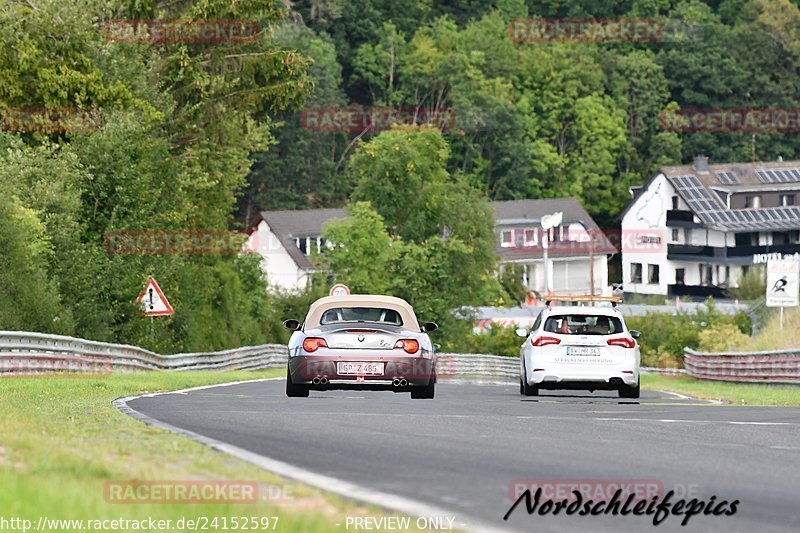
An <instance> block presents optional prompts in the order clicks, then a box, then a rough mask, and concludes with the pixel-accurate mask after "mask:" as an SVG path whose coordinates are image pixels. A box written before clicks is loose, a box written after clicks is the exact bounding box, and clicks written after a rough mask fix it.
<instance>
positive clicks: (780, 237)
mask: <svg viewBox="0 0 800 533" xmlns="http://www.w3.org/2000/svg"><path fill="white" fill-rule="evenodd" d="M790 240H791V236H790V234H789V232H788V231H776V232H774V233H773V234H772V244H789V241H790Z"/></svg>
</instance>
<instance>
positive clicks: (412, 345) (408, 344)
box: [394, 339, 419, 353]
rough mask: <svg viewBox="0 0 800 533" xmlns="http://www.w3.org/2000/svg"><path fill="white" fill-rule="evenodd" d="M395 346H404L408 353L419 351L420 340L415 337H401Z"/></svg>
mask: <svg viewBox="0 0 800 533" xmlns="http://www.w3.org/2000/svg"><path fill="white" fill-rule="evenodd" d="M394 347H395V348H402V349H403V350H405V351H406V353H417V351H419V341H416V340H414V339H400V340H399V341H397V342H396V343H395V345H394Z"/></svg>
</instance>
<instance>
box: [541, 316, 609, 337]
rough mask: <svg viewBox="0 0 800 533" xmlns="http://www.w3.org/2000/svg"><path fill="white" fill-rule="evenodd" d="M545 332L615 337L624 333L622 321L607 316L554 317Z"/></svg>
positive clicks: (548, 322) (549, 321)
mask: <svg viewBox="0 0 800 533" xmlns="http://www.w3.org/2000/svg"><path fill="white" fill-rule="evenodd" d="M544 330H545V331H547V332H550V333H560V334H562V335H614V334H615V333H621V332H622V320H620V319H619V318H617V317H615V316H606V315H554V316H551V317H549V318H548V319H547V321H546V322H545V323H544Z"/></svg>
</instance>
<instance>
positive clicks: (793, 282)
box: [765, 259, 800, 329]
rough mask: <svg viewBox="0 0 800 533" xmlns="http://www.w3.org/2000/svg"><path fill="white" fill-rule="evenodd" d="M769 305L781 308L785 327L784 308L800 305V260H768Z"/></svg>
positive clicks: (767, 300) (767, 297)
mask: <svg viewBox="0 0 800 533" xmlns="http://www.w3.org/2000/svg"><path fill="white" fill-rule="evenodd" d="M765 303H766V306H767V307H780V308H781V319H780V320H781V329H783V308H784V307H797V306H798V305H800V261H794V260H791V259H789V260H786V259H781V260H770V261H768V262H767V294H766V302H765Z"/></svg>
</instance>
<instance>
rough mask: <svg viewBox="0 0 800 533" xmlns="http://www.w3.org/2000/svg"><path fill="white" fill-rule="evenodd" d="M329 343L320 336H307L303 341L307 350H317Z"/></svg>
mask: <svg viewBox="0 0 800 533" xmlns="http://www.w3.org/2000/svg"><path fill="white" fill-rule="evenodd" d="M327 347H328V343H327V342H325V339H321V338H319V337H307V338H306V339H305V340H304V341H303V349H304V350H305V351H307V352H316V351H317V348H327Z"/></svg>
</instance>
